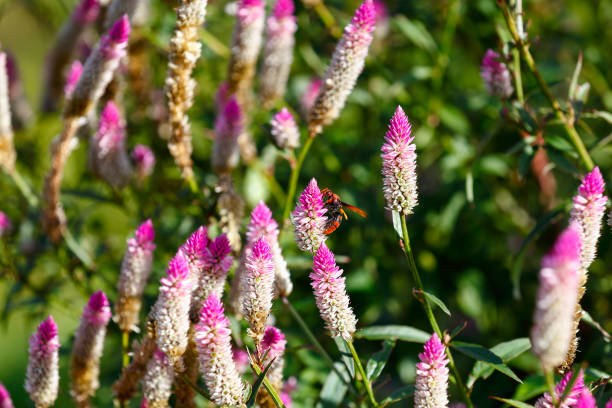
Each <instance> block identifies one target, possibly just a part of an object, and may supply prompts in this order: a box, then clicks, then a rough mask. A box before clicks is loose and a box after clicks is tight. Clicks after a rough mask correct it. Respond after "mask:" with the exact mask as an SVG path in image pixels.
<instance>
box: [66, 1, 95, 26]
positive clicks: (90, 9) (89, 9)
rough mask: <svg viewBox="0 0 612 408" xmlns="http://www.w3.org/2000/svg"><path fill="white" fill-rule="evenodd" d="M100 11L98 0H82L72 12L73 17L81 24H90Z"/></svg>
mask: <svg viewBox="0 0 612 408" xmlns="http://www.w3.org/2000/svg"><path fill="white" fill-rule="evenodd" d="M99 11H100V3H98V0H82V1H81V3H79V4H78V5H77V6H76V7H75V8H74V12H73V13H72V18H73V19H74V20H75V22H76V23H78V24H80V25H88V24H91V23H93V22H94V21H96V18H98V13H99Z"/></svg>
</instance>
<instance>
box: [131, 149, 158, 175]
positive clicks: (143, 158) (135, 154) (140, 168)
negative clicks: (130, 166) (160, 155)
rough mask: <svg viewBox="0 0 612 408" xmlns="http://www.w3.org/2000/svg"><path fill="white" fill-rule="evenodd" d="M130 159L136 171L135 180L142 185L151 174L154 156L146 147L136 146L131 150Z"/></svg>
mask: <svg viewBox="0 0 612 408" xmlns="http://www.w3.org/2000/svg"><path fill="white" fill-rule="evenodd" d="M131 157H132V161H133V162H134V168H135V170H136V179H137V180H138V182H139V183H141V184H142V183H143V182H144V181H145V180H146V179H147V177H149V176H150V175H151V173H153V167H155V154H153V151H152V150H151V149H150V148H149V147H148V146H145V145H136V146H134V150H132V154H131Z"/></svg>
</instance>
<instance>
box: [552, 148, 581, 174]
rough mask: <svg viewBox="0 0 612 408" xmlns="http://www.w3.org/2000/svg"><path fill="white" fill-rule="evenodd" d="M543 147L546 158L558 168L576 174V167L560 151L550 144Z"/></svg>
mask: <svg viewBox="0 0 612 408" xmlns="http://www.w3.org/2000/svg"><path fill="white" fill-rule="evenodd" d="M545 149H546V153H548V158H549V159H550V161H552V162H553V163H554V164H555V166H557V167H558V168H559V169H560V170H563V171H566V172H568V173H570V174H575V175H577V174H578V170H576V167H575V166H574V165H573V164H572V163H571V162H570V161H569V160H567V158H566V157H565V155H564V154H563V153H562V152H560V151H559V150H557V149H554V148H553V147H551V146H545Z"/></svg>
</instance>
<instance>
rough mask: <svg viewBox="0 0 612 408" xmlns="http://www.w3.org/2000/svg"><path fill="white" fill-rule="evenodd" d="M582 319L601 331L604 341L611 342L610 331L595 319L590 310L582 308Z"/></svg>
mask: <svg viewBox="0 0 612 408" xmlns="http://www.w3.org/2000/svg"><path fill="white" fill-rule="evenodd" d="M581 320H582V321H583V322H585V323H587V324H588V325H589V326H592V327H594V328H595V329H596V330H597V331H599V332H600V333H601V335H602V336H603V338H604V341H605V342H606V343H609V342H610V339H611V337H610V333H608V332H607V331H606V330H605V329H604V328H603V327H601V325H600V324H599V323H597V322H596V321H595V319H593V317H592V316H591V315H590V314H589V312H587V311H586V310H584V309H583V310H582V317H581Z"/></svg>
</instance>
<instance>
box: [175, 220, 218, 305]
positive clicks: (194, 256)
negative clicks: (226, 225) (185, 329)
mask: <svg viewBox="0 0 612 408" xmlns="http://www.w3.org/2000/svg"><path fill="white" fill-rule="evenodd" d="M210 242H211V241H210V238H209V237H208V229H207V228H206V227H205V226H203V225H201V226H200V227H199V228H198V229H197V230H195V231H194V232H193V234H191V235H190V236H189V238H187V241H185V243H184V244H183V245H181V247H180V248H179V250H180V251H181V252H182V253H183V255H184V256H185V258H187V261H188V263H189V277H190V279H191V280H193V281H194V282H197V280H198V277H199V276H200V274H201V273H202V268H203V266H204V261H203V259H204V253H205V252H206V248H208V245H210ZM198 313H199V310H198Z"/></svg>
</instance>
